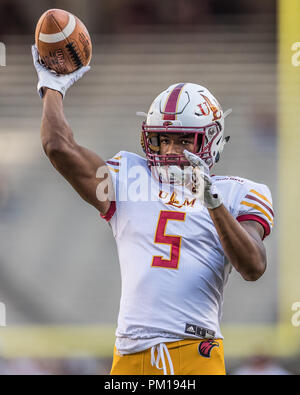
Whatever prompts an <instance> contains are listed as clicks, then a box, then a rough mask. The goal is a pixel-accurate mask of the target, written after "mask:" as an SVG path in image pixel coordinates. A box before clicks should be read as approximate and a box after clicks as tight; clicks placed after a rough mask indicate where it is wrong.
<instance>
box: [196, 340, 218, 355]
mask: <svg viewBox="0 0 300 395" xmlns="http://www.w3.org/2000/svg"><path fill="white" fill-rule="evenodd" d="M219 346H220V345H219V343H218V342H216V341H215V340H204V341H203V342H201V343H200V344H199V346H198V352H199V354H200V355H201V356H202V357H205V358H210V354H211V351H212V349H213V348H214V347H219Z"/></svg>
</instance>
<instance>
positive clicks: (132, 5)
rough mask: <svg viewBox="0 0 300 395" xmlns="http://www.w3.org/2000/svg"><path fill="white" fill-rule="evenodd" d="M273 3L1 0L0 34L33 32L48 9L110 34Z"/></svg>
mask: <svg viewBox="0 0 300 395" xmlns="http://www.w3.org/2000/svg"><path fill="white" fill-rule="evenodd" d="M275 3H276V2H275V1H274V0H265V1H263V2H261V1H259V0H227V1H219V0H201V2H199V1H198V0H164V1H160V0H102V1H101V2H96V1H92V0H83V1H82V0H72V1H70V0H40V1H39V2H38V3H36V2H28V1H26V0H1V2H0V35H10V34H13V35H16V34H32V32H33V31H34V28H35V23H36V22H37V20H38V18H39V17H40V15H41V14H42V12H44V11H46V10H47V9H50V8H61V9H66V10H68V11H70V12H73V13H74V14H76V15H80V18H81V19H82V20H83V21H84V22H85V23H86V24H87V25H88V26H89V30H90V31H91V32H92V33H113V32H124V31H125V32H126V31H134V30H135V29H137V28H138V27H139V26H143V27H145V26H146V25H150V26H155V25H163V26H168V25H172V26H177V27H179V26H181V25H185V26H189V25H201V24H206V25H207V24H208V23H215V22H216V21H217V18H218V16H220V15H222V16H223V17H224V16H229V15H231V16H234V15H236V14H244V15H250V16H251V15H253V14H255V13H263V14H264V13H269V14H270V13H271V14H272V13H274V10H275ZM236 22H239V19H236ZM240 23H242V22H241V21H240Z"/></svg>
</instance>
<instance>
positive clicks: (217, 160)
mask: <svg viewBox="0 0 300 395" xmlns="http://www.w3.org/2000/svg"><path fill="white" fill-rule="evenodd" d="M219 160H220V153H219V152H218V153H217V155H216V158H215V163H217V162H219Z"/></svg>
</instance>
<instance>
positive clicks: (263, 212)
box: [241, 200, 273, 225]
mask: <svg viewBox="0 0 300 395" xmlns="http://www.w3.org/2000/svg"><path fill="white" fill-rule="evenodd" d="M241 204H243V205H244V206H248V207H252V208H254V209H255V210H258V211H260V212H261V213H262V214H264V215H265V216H266V217H267V218H268V220H269V221H270V222H271V224H272V225H273V218H271V217H270V215H269V214H268V213H267V212H266V211H265V210H263V209H262V208H261V207H260V206H258V205H257V204H253V203H248V202H245V201H244V200H243V201H242V202H241Z"/></svg>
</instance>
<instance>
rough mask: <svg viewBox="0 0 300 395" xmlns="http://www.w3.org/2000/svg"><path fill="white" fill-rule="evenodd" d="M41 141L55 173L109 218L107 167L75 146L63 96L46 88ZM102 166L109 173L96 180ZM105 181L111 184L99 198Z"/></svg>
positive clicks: (110, 190)
mask: <svg viewBox="0 0 300 395" xmlns="http://www.w3.org/2000/svg"><path fill="white" fill-rule="evenodd" d="M41 140H42V145H43V148H44V151H45V153H46V155H47V156H48V158H49V159H50V161H51V163H52V164H53V166H54V167H55V168H56V170H58V171H59V173H60V174H61V175H62V176H63V177H64V178H65V179H66V180H67V181H68V182H69V183H70V184H71V185H72V186H73V188H74V189H75V190H76V191H77V192H78V193H79V195H80V196H81V197H82V198H83V199H84V200H85V201H87V202H88V203H90V204H91V205H93V206H94V207H96V208H97V209H98V210H99V211H100V212H101V213H102V214H106V212H107V211H108V209H109V206H110V201H111V200H112V198H113V195H112V191H113V188H112V184H111V181H110V178H107V177H110V176H109V171H108V169H107V167H106V164H105V162H104V160H103V159H101V158H100V157H99V156H98V155H97V154H95V153H94V152H92V151H90V150H88V149H87V148H84V147H82V146H80V145H78V144H77V143H76V141H75V140H74V137H73V133H72V130H71V128H70V126H69V125H68V122H67V120H66V117H65V115H64V112H63V99H62V96H61V94H60V93H59V92H57V91H55V90H52V89H48V88H44V96H43V116H42V124H41ZM101 166H105V168H103V169H104V170H105V169H107V171H103V172H102V174H103V178H97V177H96V175H97V171H98V169H99V168H100V167H101ZM98 174H99V173H98ZM104 180H105V182H106V183H107V184H108V188H107V195H105V196H99V194H98V196H97V195H96V190H97V187H98V185H99V183H100V182H103V181H104Z"/></svg>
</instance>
